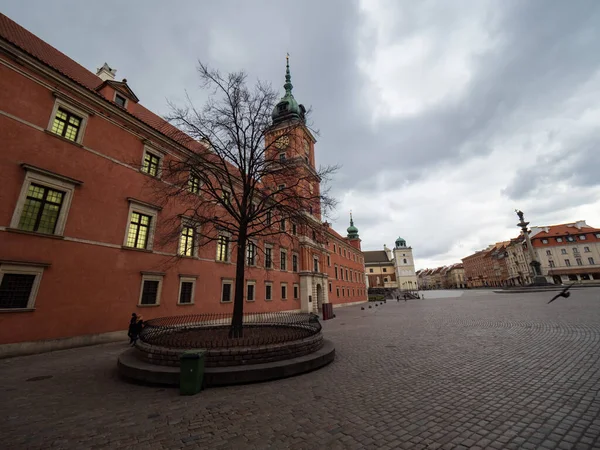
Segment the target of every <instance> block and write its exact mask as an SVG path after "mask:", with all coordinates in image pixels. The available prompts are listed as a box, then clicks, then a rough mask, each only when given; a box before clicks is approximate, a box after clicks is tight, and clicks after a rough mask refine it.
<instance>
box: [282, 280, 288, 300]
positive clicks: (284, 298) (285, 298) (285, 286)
mask: <svg viewBox="0 0 600 450" xmlns="http://www.w3.org/2000/svg"><path fill="white" fill-rule="evenodd" d="M281 300H287V283H281Z"/></svg>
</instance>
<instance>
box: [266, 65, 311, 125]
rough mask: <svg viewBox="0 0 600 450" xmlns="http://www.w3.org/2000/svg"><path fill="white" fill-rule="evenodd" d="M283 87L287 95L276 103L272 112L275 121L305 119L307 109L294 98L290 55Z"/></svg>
mask: <svg viewBox="0 0 600 450" xmlns="http://www.w3.org/2000/svg"><path fill="white" fill-rule="evenodd" d="M283 87H284V88H285V95H284V96H283V97H281V100H279V103H277V105H275V108H274V109H273V114H271V118H272V119H273V123H274V124H275V123H279V122H283V121H285V120H292V119H301V120H304V114H305V113H306V109H305V108H304V106H303V105H299V104H298V102H297V101H296V99H295V98H294V95H293V94H292V89H293V88H294V86H293V85H292V76H291V75H290V57H289V55H288V56H287V57H286V63H285V84H284V85H283Z"/></svg>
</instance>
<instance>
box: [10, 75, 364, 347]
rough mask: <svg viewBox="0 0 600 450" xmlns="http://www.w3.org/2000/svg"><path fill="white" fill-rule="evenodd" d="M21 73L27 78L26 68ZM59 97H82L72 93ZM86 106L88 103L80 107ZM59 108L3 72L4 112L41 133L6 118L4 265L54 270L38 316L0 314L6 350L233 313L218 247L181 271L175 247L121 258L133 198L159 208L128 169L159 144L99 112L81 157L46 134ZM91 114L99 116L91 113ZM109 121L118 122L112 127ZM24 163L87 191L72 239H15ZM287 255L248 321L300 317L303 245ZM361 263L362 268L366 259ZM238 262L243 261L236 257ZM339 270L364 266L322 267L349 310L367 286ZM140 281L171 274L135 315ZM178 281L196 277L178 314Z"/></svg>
mask: <svg viewBox="0 0 600 450" xmlns="http://www.w3.org/2000/svg"><path fill="white" fill-rule="evenodd" d="M19 70H26V69H23V68H22V67H20V68H19ZM29 75H31V76H32V77H33V78H37V79H40V80H41V81H42V82H43V83H46V84H48V80H44V79H41V78H40V77H39V76H37V75H34V74H33V73H31V72H30V73H29ZM53 84H56V83H53ZM53 89H55V87H53ZM60 89H62V90H64V91H65V93H67V94H68V95H70V96H73V97H77V96H76V94H74V93H73V92H69V91H68V90H66V89H65V88H64V87H61V88H60ZM78 99H79V101H81V102H84V103H85V100H84V99H83V98H82V97H79V98H78ZM54 102H55V97H54V96H53V95H52V90H51V89H50V88H49V87H47V86H44V85H42V84H40V83H37V82H35V81H33V80H32V79H29V78H27V77H25V76H24V75H22V74H20V73H18V72H16V71H14V70H11V69H9V68H6V67H5V66H3V65H0V105H1V106H0V110H2V111H4V112H5V113H8V114H10V115H13V116H16V117H17V118H18V119H20V120H21V121H25V122H28V123H30V124H32V125H33V126H31V125H27V124H24V123H22V122H21V121H19V120H15V118H10V117H7V116H6V114H0V142H2V150H1V151H0V173H1V174H2V179H1V183H2V185H1V189H0V262H1V261H7V260H8V261H10V260H19V261H29V262H38V263H49V264H50V266H49V267H47V268H46V269H45V270H44V273H43V276H42V281H41V284H40V288H39V292H38V294H37V298H36V301H35V310H34V311H32V312H0V344H3V343H13V342H22V341H34V340H40V339H53V338H62V337H72V336H77V335H82V334H94V333H103V332H109V331H117V330H123V329H125V328H126V326H127V324H128V320H129V317H130V314H131V313H132V312H137V313H138V314H143V315H144V317H145V318H153V317H159V316H168V315H177V314H190V313H200V312H229V311H231V310H232V307H233V305H232V303H221V302H220V294H221V278H223V277H225V278H233V277H234V271H235V266H234V264H233V263H217V262H215V261H214V260H215V254H216V249H215V245H214V244H213V245H208V246H206V247H203V248H201V249H200V250H199V259H182V260H180V261H179V262H178V263H176V264H175V263H174V261H173V257H172V256H170V255H172V254H174V253H175V252H176V248H177V244H176V243H170V244H165V245H161V243H160V240H159V239H158V238H157V239H155V240H154V249H153V250H154V252H153V253H148V252H144V251H136V250H131V249H124V248H121V246H122V244H123V240H124V236H125V233H126V230H127V226H128V224H127V217H128V211H129V202H128V201H127V197H133V198H136V199H138V200H142V201H145V202H148V203H156V202H155V198H154V196H153V194H152V192H151V190H150V189H149V183H150V184H151V183H153V182H155V181H154V180H153V179H151V178H150V177H148V176H147V175H145V174H142V173H140V172H139V171H138V170H136V169H135V167H127V166H126V165H130V166H135V165H139V164H140V162H141V158H142V155H143V149H144V143H143V140H144V139H147V138H152V136H151V135H150V134H148V133H146V132H145V131H144V130H143V128H142V127H141V126H138V125H135V124H131V123H124V122H120V119H118V118H117V117H115V115H114V114H110V112H109V111H107V110H103V109H102V108H100V109H98V110H97V112H96V114H94V115H91V116H90V117H89V121H88V123H87V126H86V129H85V133H84V136H83V142H82V144H83V147H82V146H80V145H76V144H74V143H71V142H67V141H65V140H64V139H61V138H59V137H56V136H54V135H53V134H51V133H48V132H46V131H44V130H45V129H46V128H47V126H48V122H49V120H50V115H51V112H52V108H53V106H54ZM88 106H89V107H91V108H93V109H95V108H98V106H95V105H93V104H91V103H88ZM107 115H111V119H110V120H108V119H107V117H106V116H107ZM113 121H117V122H118V123H117V124H115V123H113ZM125 126H127V128H128V129H125ZM36 127H38V128H36ZM40 128H41V129H40ZM132 128H133V129H134V131H135V133H134V132H132ZM84 147H85V148H84ZM114 160H117V162H115V161H114ZM22 163H26V164H30V165H33V166H37V167H40V168H43V169H46V170H49V171H52V172H55V173H58V174H60V175H64V176H68V177H71V178H75V179H78V180H80V181H82V182H83V184H82V185H81V186H78V187H77V188H76V189H75V193H74V195H73V200H72V203H71V208H70V211H69V214H68V217H67V220H66V226H65V230H64V239H61V238H55V237H48V236H41V235H33V234H23V233H16V232H11V231H9V230H7V228H8V227H9V226H10V222H11V218H12V215H13V212H14V209H15V205H16V203H17V200H18V196H19V192H20V190H21V187H22V185H23V180H24V176H25V171H24V170H23V169H22V168H21V167H20V164H22ZM177 207H178V205H177V204H174V205H173V206H172V208H174V209H170V208H167V207H165V209H163V210H162V211H160V212H159V214H158V222H159V223H160V221H161V218H162V217H170V216H171V215H172V214H173V213H174V211H176V210H177ZM331 244H332V242H331V239H330V246H331ZM260 245H261V246H262V243H260ZM288 248H289V250H290V251H289V254H288V270H287V271H285V272H282V271H280V270H278V268H279V265H278V261H279V247H278V246H277V245H276V246H275V248H274V251H273V255H274V260H275V264H276V267H277V269H275V270H265V269H263V268H250V269H248V271H247V276H246V279H253V280H256V288H255V289H256V292H255V298H256V300H255V301H253V302H246V304H245V311H247V312H262V311H276V310H296V309H300V307H301V305H300V300H299V299H297V300H296V299H293V285H294V283H299V282H300V277H299V275H298V274H297V273H293V272H291V269H292V264H291V253H292V251H293V250H298V251H299V250H300V248H299V244H298V241H297V240H296V239H295V240H294V241H293V244H291V245H290V246H289V247H288ZM348 248H350V245H348ZM157 251H159V252H165V253H169V254H170V255H162V254H159V253H157ZM299 253H301V252H300V251H299ZM356 253H358V254H359V255H360V257H361V258H362V254H360V253H359V252H356ZM261 256H262V255H261ZM232 259H233V261H235V251H233V252H232ZM262 259H263V258H262V257H260V260H261V261H262ZM333 261H338V264H342V265H344V266H345V267H348V268H352V269H353V270H356V271H358V272H364V270H363V269H362V264H361V263H359V262H354V261H351V260H349V259H347V258H343V257H342V256H338V255H332V257H331V267H327V263H326V258H325V256H324V255H323V256H322V259H321V267H322V268H325V267H327V272H328V273H329V276H330V281H332V283H333V289H332V291H333V292H330V293H329V296H330V297H329V298H330V301H331V302H333V303H347V302H352V301H358V300H362V299H365V298H366V293H365V294H359V293H358V292H359V289H362V290H363V291H364V283H362V282H360V281H343V282H342V281H336V280H334V279H333ZM311 264H312V263H311ZM141 271H149V272H164V274H165V275H164V278H163V285H162V295H161V299H160V305H159V306H152V307H141V306H138V305H137V304H138V299H139V295H140V288H141V273H140V272H141ZM322 271H323V269H322ZM180 274H194V275H196V276H197V277H198V278H197V282H196V288H195V304H193V305H185V306H182V305H177V295H178V291H179V275H180ZM265 280H267V281H272V282H273V300H272V301H265V285H264V282H265ZM280 282H287V283H288V298H287V300H282V299H281V298H280V292H281V290H280V284H279V283H280ZM338 285H340V286H341V285H344V286H348V287H350V288H351V289H354V290H355V294H353V295H351V296H350V295H348V294H346V296H344V297H340V298H338V297H337V296H336V295H335V294H336V292H335V287H337V286H338Z"/></svg>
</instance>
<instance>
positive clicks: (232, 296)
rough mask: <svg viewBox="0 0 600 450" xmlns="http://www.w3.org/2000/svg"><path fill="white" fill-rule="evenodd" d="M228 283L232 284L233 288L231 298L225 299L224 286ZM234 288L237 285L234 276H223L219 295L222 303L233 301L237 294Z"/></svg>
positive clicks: (230, 292) (230, 293)
mask: <svg viewBox="0 0 600 450" xmlns="http://www.w3.org/2000/svg"><path fill="white" fill-rule="evenodd" d="M226 284H229V285H231V289H230V291H229V297H230V299H229V300H223V292H224V289H223V286H225V285H226ZM234 288H235V286H234V284H233V279H232V278H222V279H221V295H220V297H219V301H220V302H221V303H233V298H234V296H235V295H234Z"/></svg>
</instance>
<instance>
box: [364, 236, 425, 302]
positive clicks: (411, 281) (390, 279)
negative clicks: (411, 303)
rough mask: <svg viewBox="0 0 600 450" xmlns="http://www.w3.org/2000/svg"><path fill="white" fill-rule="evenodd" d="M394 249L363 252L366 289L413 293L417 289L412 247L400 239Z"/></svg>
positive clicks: (386, 248)
mask: <svg viewBox="0 0 600 450" xmlns="http://www.w3.org/2000/svg"><path fill="white" fill-rule="evenodd" d="M395 244H396V245H395V246H394V249H393V250H392V249H390V248H388V247H387V245H384V246H383V250H375V251H366V252H363V255H364V257H365V270H366V273H367V280H368V283H369V284H368V287H372V288H377V287H385V288H394V289H400V290H401V291H414V290H417V289H418V288H419V283H418V281H417V274H416V272H415V260H414V256H413V250H412V247H409V246H407V245H406V241H405V240H404V239H402V238H400V237H399V238H398V239H396V242H395Z"/></svg>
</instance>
